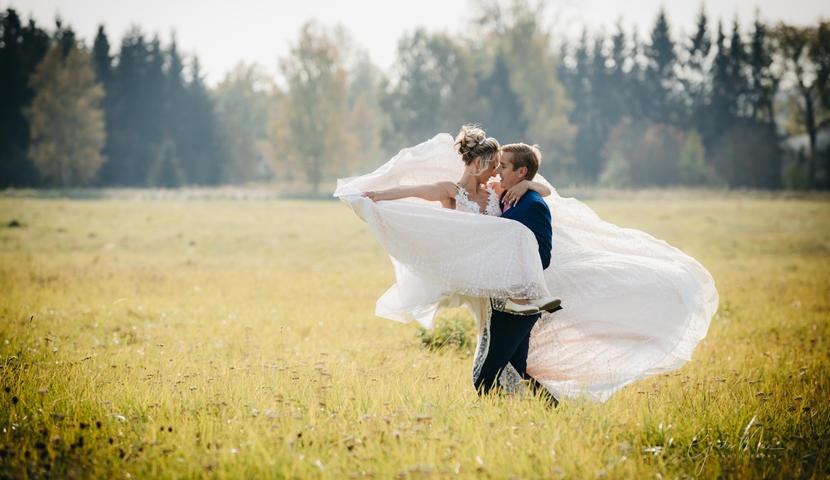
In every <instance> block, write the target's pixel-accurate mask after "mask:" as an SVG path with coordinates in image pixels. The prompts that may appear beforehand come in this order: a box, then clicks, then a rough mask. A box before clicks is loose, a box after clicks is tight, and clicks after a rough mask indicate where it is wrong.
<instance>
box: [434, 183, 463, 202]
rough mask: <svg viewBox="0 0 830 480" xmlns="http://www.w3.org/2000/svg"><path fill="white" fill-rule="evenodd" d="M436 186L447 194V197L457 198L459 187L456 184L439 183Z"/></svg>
mask: <svg viewBox="0 0 830 480" xmlns="http://www.w3.org/2000/svg"><path fill="white" fill-rule="evenodd" d="M435 186H436V187H438V188H440V189H441V190H443V191H444V192H446V194H447V196H448V197H451V198H452V197H455V194H456V193H458V185H456V184H455V183H454V182H449V181H447V182H437V183H436V184H435Z"/></svg>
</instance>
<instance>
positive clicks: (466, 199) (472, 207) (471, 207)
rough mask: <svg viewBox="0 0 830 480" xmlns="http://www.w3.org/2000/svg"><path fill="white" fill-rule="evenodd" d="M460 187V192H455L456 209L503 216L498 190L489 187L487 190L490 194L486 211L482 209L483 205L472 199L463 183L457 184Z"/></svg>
mask: <svg viewBox="0 0 830 480" xmlns="http://www.w3.org/2000/svg"><path fill="white" fill-rule="evenodd" d="M456 187H458V193H457V194H455V209H456V210H459V211H462V212H468V213H481V214H484V215H490V216H491V217H500V216H501V209H500V208H499V196H498V195H496V192H495V191H494V190H493V189H492V188H490V187H487V192H488V193H489V196H488V197H487V205H486V206H485V207H484V211H483V212H482V211H481V206H480V205H479V204H478V203H477V202H474V201H472V200H470V194H469V193H467V190H465V189H464V187H462V186H461V185H458V184H456Z"/></svg>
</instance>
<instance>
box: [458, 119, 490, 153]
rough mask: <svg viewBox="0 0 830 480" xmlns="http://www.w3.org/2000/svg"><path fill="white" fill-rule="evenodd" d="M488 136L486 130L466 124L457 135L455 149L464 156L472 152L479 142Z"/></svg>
mask: <svg viewBox="0 0 830 480" xmlns="http://www.w3.org/2000/svg"><path fill="white" fill-rule="evenodd" d="M486 138H487V134H486V133H484V130H482V129H480V128H478V127H476V126H475V125H464V126H463V127H461V131H460V132H458V136H457V137H455V149H456V151H457V152H458V154H459V155H461V156H464V155H466V154H468V153H470V152H471V151H472V150H473V149H474V148H476V147H477V146H478V144H479V143H481V142H483V141H484V140H485V139H486Z"/></svg>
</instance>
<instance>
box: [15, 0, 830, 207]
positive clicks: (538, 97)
mask: <svg viewBox="0 0 830 480" xmlns="http://www.w3.org/2000/svg"><path fill="white" fill-rule="evenodd" d="M539 5H541V6H538V5H537V6H530V5H529V4H527V3H523V2H520V1H517V2H513V3H502V4H494V5H493V6H492V8H490V7H488V9H485V11H495V12H496V14H491V15H488V16H487V17H486V18H480V19H473V20H472V21H471V24H470V28H469V29H466V30H465V31H464V32H462V33H460V34H458V35H448V34H446V33H436V32H430V31H428V30H427V29H424V28H421V29H416V30H414V31H410V32H405V33H404V34H403V35H402V36H401V38H400V40H399V43H398V50H397V57H396V61H395V64H394V66H393V68H392V69H391V70H390V71H383V70H381V69H380V68H378V67H377V66H376V65H374V64H372V62H371V61H370V58H369V55H368V53H367V51H366V50H365V49H364V48H363V47H361V46H360V45H357V44H356V43H355V42H354V40H353V39H352V37H351V36H350V34H349V32H348V30H347V29H346V28H344V27H342V26H337V27H328V26H324V25H321V24H319V23H317V22H315V21H309V22H308V23H306V24H304V25H303V26H302V27H301V28H300V30H299V32H298V35H297V37H296V39H295V41H294V42H293V43H292V45H291V49H290V53H289V54H288V55H287V56H285V57H283V58H280V59H279V61H278V74H277V75H276V77H273V76H269V75H267V74H265V73H264V69H263V68H262V67H261V66H258V65H248V64H242V63H240V64H239V65H238V66H237V67H236V68H234V69H233V70H232V71H230V72H227V74H226V75H225V77H224V80H223V81H222V82H220V83H219V84H218V85H216V86H215V87H208V86H207V85H205V83H204V80H203V78H204V72H203V71H202V68H201V67H200V64H199V61H198V58H197V57H195V56H183V55H182V53H181V52H180V51H179V49H178V47H177V44H176V39H175V36H172V37H171V38H169V39H168V40H167V41H164V40H162V39H161V38H160V37H159V36H158V35H155V34H154V35H150V34H148V33H146V32H144V31H142V30H141V28H140V27H139V26H135V27H133V28H132V29H130V30H129V31H128V32H126V33H125V34H124V35H123V37H122V38H121V41H120V44H119V45H118V46H117V47H115V46H114V45H113V44H112V43H111V42H110V39H109V36H108V34H107V31H106V28H105V26H103V25H102V26H101V27H100V28H99V30H98V34H97V35H96V37H95V38H94V39H93V40H92V42H91V45H90V44H88V42H86V41H85V40H84V39H79V38H77V36H76V35H75V33H74V32H73V30H72V28H71V26H68V25H64V24H63V23H62V22H61V21H60V20H58V21H56V24H55V26H54V28H52V29H51V30H49V29H45V28H43V27H41V26H39V25H37V24H36V22H35V21H33V20H28V21H23V20H22V19H21V18H20V16H19V15H18V13H17V12H16V11H14V10H13V9H8V10H6V11H5V12H0V91H2V92H3V95H2V96H0V187H74V186H101V187H109V186H127V187H146V186H150V187H171V188H172V187H178V186H186V185H222V184H248V183H251V182H304V183H306V184H307V185H308V186H309V189H311V190H314V191H315V192H316V191H318V190H319V189H320V186H321V184H324V183H326V182H330V181H331V180H333V179H334V178H338V177H344V176H349V175H353V174H356V173H362V172H366V171H369V170H371V169H373V168H375V167H377V166H378V165H380V164H381V163H382V162H383V161H384V160H386V159H387V158H389V157H390V156H391V155H394V153H396V152H397V151H398V150H399V149H401V148H403V147H406V146H411V145H414V144H417V143H419V142H421V141H424V140H426V139H428V138H430V137H431V136H433V135H434V134H436V133H438V132H451V133H454V132H456V131H457V130H458V128H459V127H460V125H462V124H464V123H477V124H479V125H481V126H483V127H484V128H485V129H486V130H487V132H488V134H489V135H491V136H494V137H496V138H498V139H499V140H500V141H501V142H502V143H510V142H517V141H525V142H528V143H536V144H539V145H540V146H541V149H542V152H543V164H542V168H541V173H542V174H544V175H546V176H547V177H548V178H549V179H551V181H552V182H553V183H554V184H555V185H563V184H565V185H603V186H611V187H621V188H638V187H663V186H678V185H688V186H711V187H729V188H760V189H780V188H788V189H825V190H826V189H830V88H829V87H830V86H829V85H828V76H830V22H828V21H823V20H822V21H820V22H817V24H816V25H813V26H806V27H805V26H793V25H787V24H783V23H779V24H775V25H768V24H765V23H763V22H761V21H760V20H757V19H756V20H755V21H753V22H752V23H751V24H750V25H748V26H747V25H745V24H742V23H741V22H740V19H737V18H736V19H734V20H733V21H731V22H728V23H724V22H723V21H722V20H721V19H717V20H714V19H711V18H708V17H707V15H706V12H705V9H704V8H703V7H701V10H700V13H699V16H698V19H697V28H696V30H695V31H694V32H693V34H692V35H691V36H681V35H678V34H676V33H674V32H673V30H672V28H671V25H669V23H668V21H667V19H666V15H665V14H664V12H663V11H659V12H655V22H654V25H653V27H652V29H651V31H649V32H646V33H645V35H640V34H639V33H638V32H637V31H627V30H626V29H625V27H624V26H623V25H622V24H619V25H617V26H616V27H615V29H614V30H613V32H612V33H610V34H609V33H606V32H604V31H597V32H591V31H587V30H585V31H584V33H583V34H582V36H581V38H579V39H578V40H576V41H568V40H566V39H564V38H561V37H559V36H557V34H556V32H555V31H553V30H552V29H551V28H550V27H548V26H546V24H545V22H544V19H545V18H546V16H545V15H546V14H545V12H544V10H543V4H539ZM494 9H495V10H494Z"/></svg>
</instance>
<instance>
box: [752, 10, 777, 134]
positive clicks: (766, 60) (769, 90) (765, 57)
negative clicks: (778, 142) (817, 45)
mask: <svg viewBox="0 0 830 480" xmlns="http://www.w3.org/2000/svg"><path fill="white" fill-rule="evenodd" d="M772 60H773V59H772V53H771V45H770V37H769V34H768V33H767V27H766V26H765V25H764V24H763V23H761V21H760V20H759V19H757V18H756V19H755V24H754V30H753V32H752V43H751V44H750V51H749V58H748V64H749V72H750V73H749V104H750V117H751V118H753V119H755V120H756V121H759V122H764V123H774V122H775V107H774V99H775V93H776V92H777V91H778V84H779V81H780V79H779V78H778V77H777V76H776V75H775V74H774V73H773V71H772Z"/></svg>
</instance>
